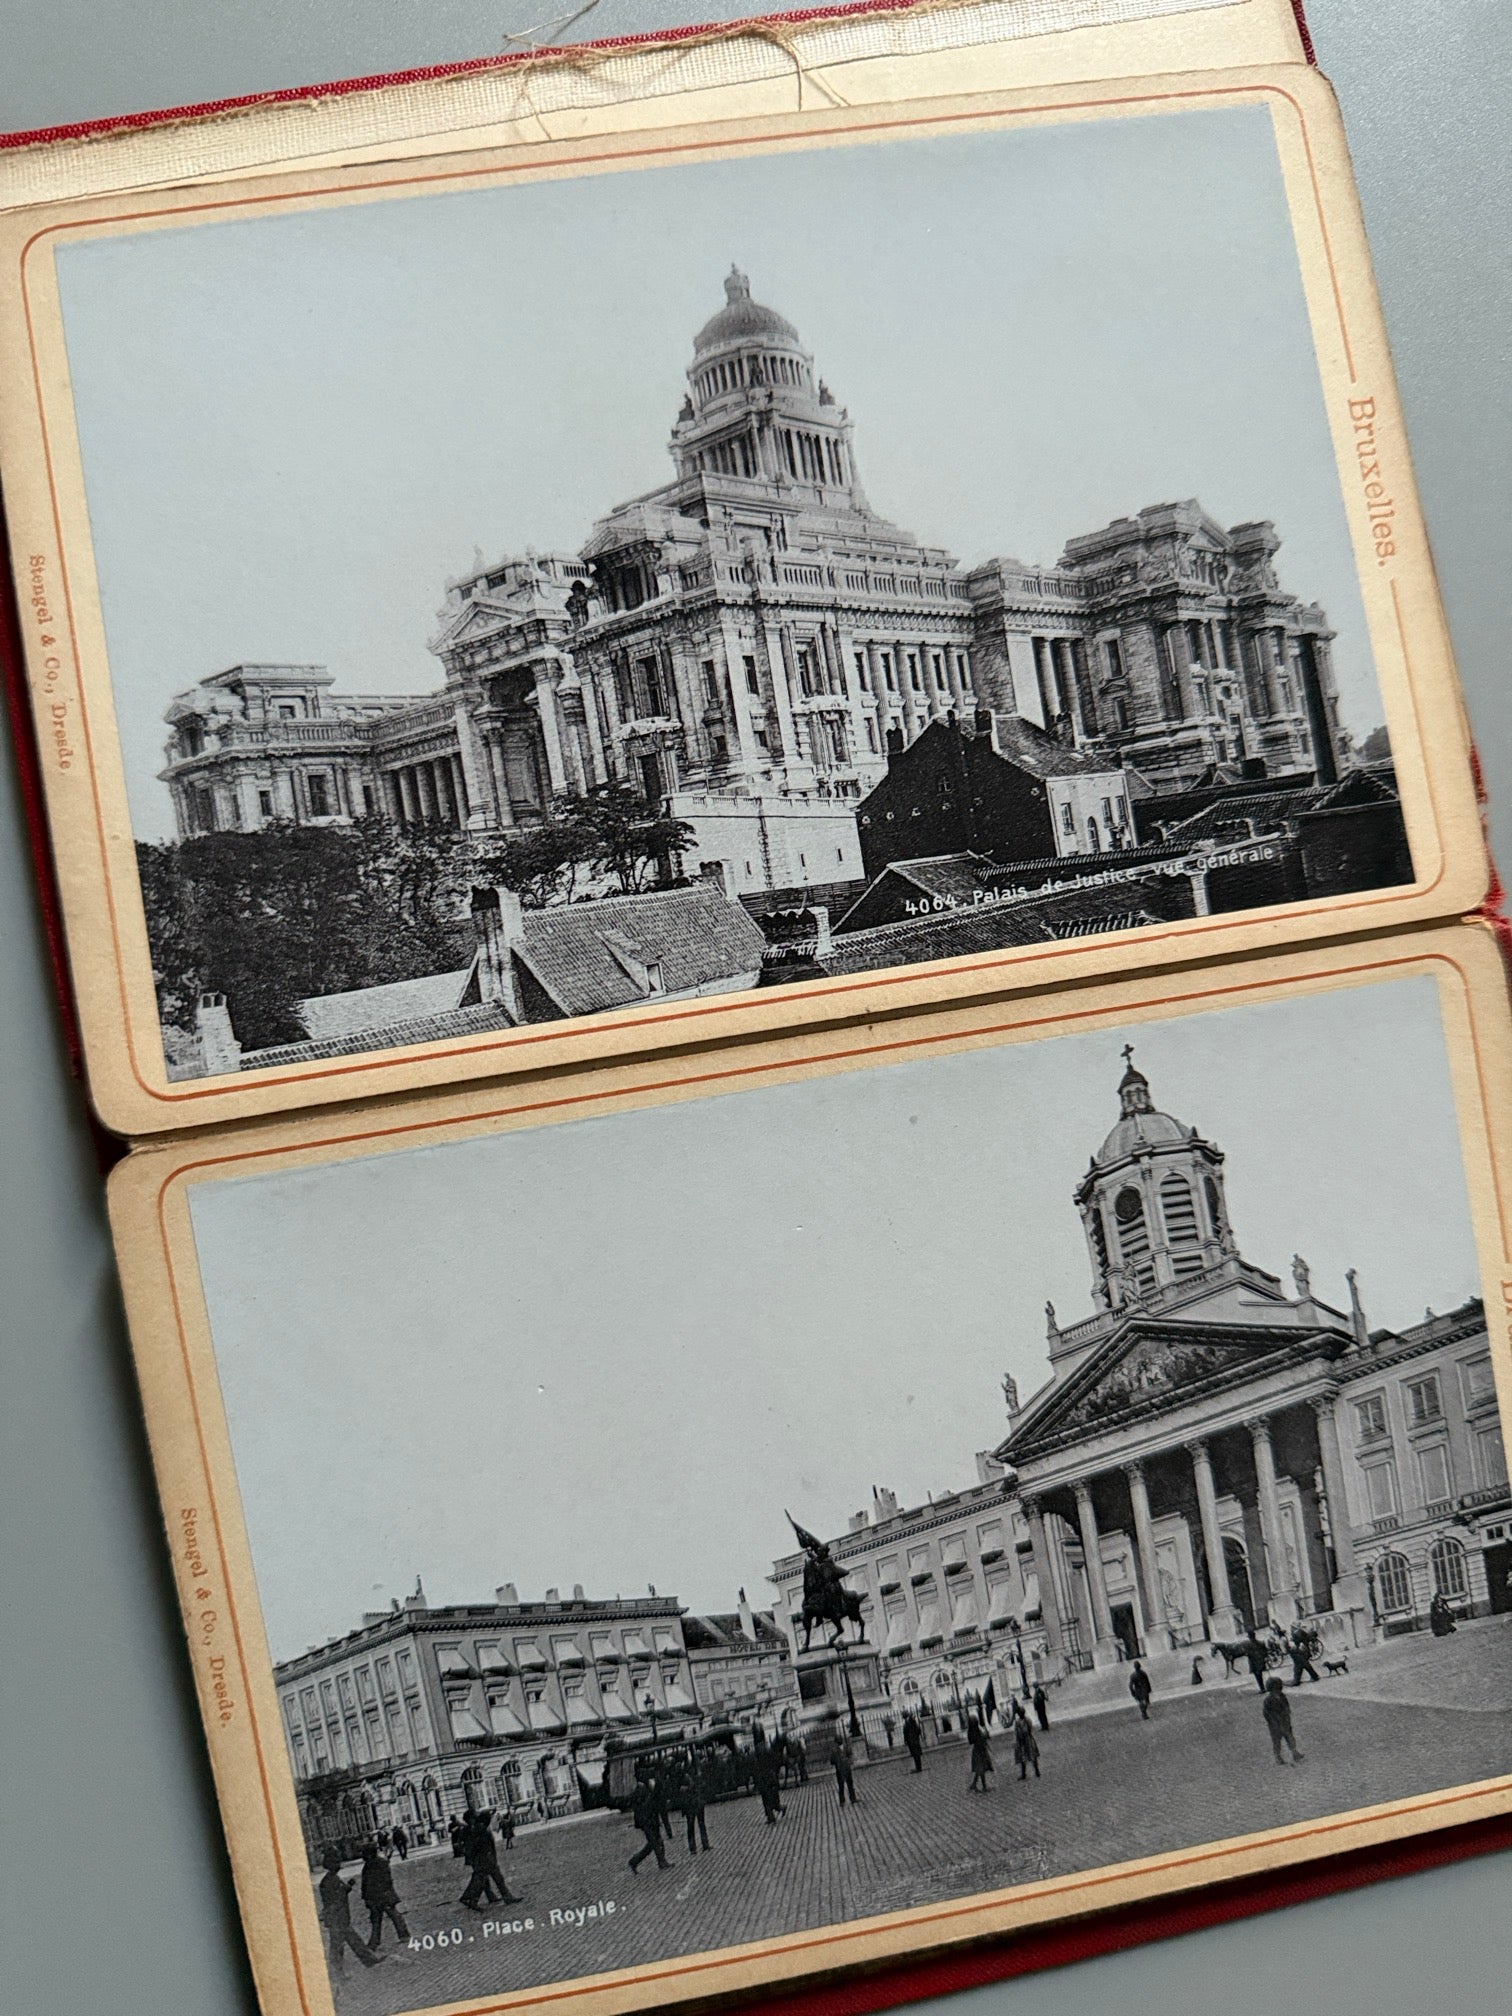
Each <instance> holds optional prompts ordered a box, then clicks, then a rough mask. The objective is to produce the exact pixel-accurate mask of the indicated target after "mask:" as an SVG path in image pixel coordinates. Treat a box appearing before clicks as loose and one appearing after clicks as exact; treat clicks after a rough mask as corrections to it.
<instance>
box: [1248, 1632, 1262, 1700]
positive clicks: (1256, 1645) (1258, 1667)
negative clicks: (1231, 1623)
mask: <svg viewBox="0 0 1512 2016" xmlns="http://www.w3.org/2000/svg"><path fill="white" fill-rule="evenodd" d="M1244 1658H1245V1663H1246V1664H1247V1665H1248V1667H1249V1669H1250V1675H1251V1677H1252V1678H1253V1680H1254V1683H1255V1685H1256V1686H1257V1687H1258V1688H1259V1689H1260V1692H1261V1693H1262V1694H1263V1693H1264V1692H1265V1661H1266V1651H1265V1647H1264V1646H1263V1645H1262V1644H1261V1642H1260V1640H1259V1639H1258V1638H1257V1637H1256V1636H1255V1627H1254V1625H1253V1624H1251V1626H1250V1628H1249V1630H1248V1631H1247V1632H1246V1633H1245V1634H1244Z"/></svg>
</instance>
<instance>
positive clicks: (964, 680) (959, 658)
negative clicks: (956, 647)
mask: <svg viewBox="0 0 1512 2016" xmlns="http://www.w3.org/2000/svg"><path fill="white" fill-rule="evenodd" d="M956 676H957V677H958V678H959V679H960V682H961V685H962V686H963V687H964V689H965V690H966V691H967V692H968V693H969V692H970V691H971V653H970V652H969V651H958V652H957V653H956Z"/></svg>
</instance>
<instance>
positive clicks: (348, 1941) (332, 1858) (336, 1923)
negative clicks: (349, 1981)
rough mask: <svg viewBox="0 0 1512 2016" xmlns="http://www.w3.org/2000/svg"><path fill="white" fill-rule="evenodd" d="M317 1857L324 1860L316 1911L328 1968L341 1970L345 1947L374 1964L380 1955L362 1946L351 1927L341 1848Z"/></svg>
mask: <svg viewBox="0 0 1512 2016" xmlns="http://www.w3.org/2000/svg"><path fill="white" fill-rule="evenodd" d="M320 1859H321V1861H322V1862H323V1863H324V1864H325V1874H324V1876H322V1877H321V1879H320V1915H321V1917H322V1919H324V1921H325V1928H326V1950H327V1952H328V1954H329V1956H330V1962H331V1972H332V1973H333V1974H340V1973H341V1972H343V1970H344V1969H345V1967H346V1956H347V1953H348V1951H349V1950H350V1951H351V1952H353V1953H355V1954H356V1955H357V1958H358V1959H359V1960H360V1961H361V1962H362V1964H363V1966H364V1967H376V1966H377V1965H378V1963H379V1961H380V1960H382V1959H383V1957H384V1956H383V1955H382V1954H381V1953H375V1952H373V1950H372V1948H371V1947H368V1946H364V1945H363V1943H362V1941H361V1940H360V1939H359V1938H358V1937H357V1934H356V1932H355V1931H354V1930H353V1929H352V1899H351V1895H350V1892H351V1888H352V1886H351V1883H350V1882H349V1881H348V1879H347V1878H346V1877H345V1876H343V1875H342V1873H341V1850H340V1849H339V1848H327V1849H326V1850H325V1851H324V1853H323V1854H322V1855H321V1858H320Z"/></svg>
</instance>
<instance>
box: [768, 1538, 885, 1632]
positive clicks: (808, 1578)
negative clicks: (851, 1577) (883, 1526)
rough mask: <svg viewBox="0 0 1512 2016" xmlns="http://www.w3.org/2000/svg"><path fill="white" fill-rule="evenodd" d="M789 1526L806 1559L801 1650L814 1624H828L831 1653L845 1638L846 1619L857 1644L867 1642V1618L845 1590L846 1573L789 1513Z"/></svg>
mask: <svg viewBox="0 0 1512 2016" xmlns="http://www.w3.org/2000/svg"><path fill="white" fill-rule="evenodd" d="M787 1521H788V1524H789V1525H790V1526H791V1527H792V1529H793V1531H794V1532H795V1533H796V1534H797V1536H798V1545H799V1546H800V1547H801V1548H802V1549H803V1552H804V1554H805V1556H806V1557H807V1558H806V1559H805V1561H804V1563H803V1646H802V1649H803V1650H804V1651H805V1652H807V1650H808V1649H809V1638H810V1635H811V1634H812V1632H813V1629H814V1626H815V1625H816V1624H828V1625H829V1626H830V1627H831V1628H832V1630H833V1632H834V1636H833V1637H832V1638H831V1639H830V1650H831V1651H833V1650H834V1648H835V1647H836V1646H837V1645H838V1644H839V1643H840V1641H841V1639H842V1638H843V1637H844V1636H845V1624H846V1619H847V1618H849V1620H850V1621H851V1623H852V1624H854V1625H855V1627H856V1641H855V1642H856V1643H857V1644H858V1645H863V1644H865V1642H866V1618H865V1617H864V1616H863V1614H862V1610H861V1598H860V1597H859V1596H858V1595H857V1593H856V1591H855V1590H854V1589H847V1588H846V1586H845V1570H844V1569H843V1568H842V1567H841V1566H840V1563H839V1562H838V1561H837V1560H836V1559H835V1557H834V1556H833V1555H832V1554H831V1553H830V1550H829V1548H828V1547H827V1546H826V1545H825V1543H824V1541H822V1540H820V1539H817V1538H816V1537H815V1535H814V1534H812V1533H810V1532H809V1531H808V1530H807V1529H806V1528H805V1527H803V1526H800V1525H799V1524H798V1521H797V1520H796V1519H795V1518H794V1517H793V1515H792V1513H791V1512H789V1513H788V1515H787Z"/></svg>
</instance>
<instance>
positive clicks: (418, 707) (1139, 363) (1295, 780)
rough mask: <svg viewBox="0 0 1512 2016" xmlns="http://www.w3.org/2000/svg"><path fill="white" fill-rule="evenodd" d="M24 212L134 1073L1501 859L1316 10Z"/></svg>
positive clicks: (560, 1031) (176, 1117) (42, 603)
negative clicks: (593, 126)
mask: <svg viewBox="0 0 1512 2016" xmlns="http://www.w3.org/2000/svg"><path fill="white" fill-rule="evenodd" d="M906 71H907V66H906V64H904V65H901V67H900V71H899V74H901V75H906ZM0 267H3V274H4V278H3V282H0V290H3V291H0V365H3V371H4V382H3V390H0V458H3V466H4V471H5V486H6V508H7V514H8V519H9V526H10V538H11V544H12V551H13V558H14V563H15V567H16V572H17V580H18V586H19V593H20V599H21V609H22V615H23V630H24V634H25V642H26V649H27V658H28V668H29V673H30V679H31V688H32V694H33V702H34V707H35V714H36V724H37V730H38V735H39V738H40V742H41V748H42V763H43V769H44V773H45V778H46V786H47V794H48V807H49V817H50V822H51V830H52V838H53V842H54V847H55V852H56V858H57V862H58V869H59V876H60V881H61V885H62V893H63V902H64V908H65V914H66V921H67V928H68V937H69V950H70V957H71V961H72V970H73V976H74V983H75V988H76V992H77V997H78V1009H79V1015H80V1020H81V1023H82V1028H83V1036H84V1048H85V1053H86V1058H87V1063H88V1071H89V1080H90V1085H91V1089H92V1093H93V1097H94V1099H95V1102H96V1105H97V1108H98V1110H99V1112H100V1114H101V1117H102V1118H103V1119H104V1120H105V1121H106V1122H107V1124H109V1125H111V1126H113V1127H116V1128H118V1129H120V1130H123V1131H127V1132H133V1133H147V1132H155V1131H163V1130H180V1129H183V1128H185V1127H188V1126H192V1125H202V1124H205V1123H207V1122H210V1121H214V1120H221V1119H227V1118H245V1117H248V1116H252V1115H257V1114H267V1113H272V1112H276V1111H280V1110H287V1109H289V1108H292V1107H304V1106H310V1105H314V1104H321V1103H330V1102H337V1101H351V1100H353V1099H355V1098H362V1097H368V1096H371V1095H375V1094H380V1093H389V1092H393V1091H395V1090H398V1089H414V1088H416V1087H420V1086H426V1085H439V1084H444V1083H449V1082H455V1081H457V1080H460V1079H473V1078H476V1079H483V1078H499V1077H502V1076H505V1075H515V1074H525V1073H530V1074H539V1073H540V1072H542V1071H545V1070H549V1069H555V1068H558V1067H561V1066H567V1065H571V1066H580V1065H587V1064H590V1063H593V1062H595V1061H603V1060H608V1059H613V1058H628V1057H631V1056H635V1055H647V1054H650V1053H652V1052H656V1051H661V1052H673V1051H681V1050H686V1049H688V1048H690V1047H693V1046H695V1045H698V1046H707V1045H708V1044H710V1043H714V1042H728V1041H733V1040H740V1039H745V1038H748V1037H751V1036H754V1035H758V1034H761V1033H764V1032H774V1031H785V1030H798V1029H814V1030H818V1029H822V1028H825V1027H830V1028H834V1027H838V1026H840V1025H843V1024H846V1023H855V1022H857V1021H859V1020H863V1019H868V1018H873V1017H875V1016H877V1015H879V1014H889V1013H897V1012H901V1011H904V1010H910V1011H912V1010H920V1009H925V1008H928V1007H930V1006H931V1005H938V1004H943V1003H946V1002H949V1001H953V1000H963V999H966V998H978V999H986V998H989V997H994V996H1001V995H1004V994H1006V993H1011V992H1014V991H1016V990H1020V989H1023V988H1027V987H1034V988H1039V989H1043V988H1046V987H1051V986H1055V985H1058V984H1061V983H1065V982H1069V981H1074V980H1079V979H1085V978H1089V977H1101V976H1106V975H1116V974H1119V973H1126V972H1130V971H1133V970H1135V969H1136V968H1139V967H1149V966H1151V965H1153V964H1162V965H1171V964H1175V963H1178V962H1190V961H1193V960H1198V959H1202V960H1213V959H1216V958H1219V957H1221V956H1223V955H1226V954H1232V953H1235V952H1239V951H1244V950H1250V949H1254V948H1256V947H1257V946H1275V945H1281V944H1285V943H1300V942H1305V941H1308V940H1315V939H1321V938H1324V937H1331V936H1333V937H1336V936H1339V935H1342V934H1346V933H1358V932H1360V931H1362V930H1366V929H1372V930H1379V929H1385V928H1387V927H1390V926H1395V925H1401V924H1404V923H1407V922H1410V921H1421V920H1424V919H1438V918H1443V917H1446V916H1452V915H1459V914H1463V913H1466V912H1468V911H1471V910H1473V909H1474V908H1476V907H1477V905H1478V904H1479V903H1480V902H1481V901H1482V900H1483V898H1484V896H1485V893H1486V887H1487V874H1488V871H1487V864H1486V859H1485V854H1484V848H1483V843H1482V837H1481V831H1480V823H1479V817H1478V811H1477V806H1476V802H1475V796H1474V789H1473V783H1472V773H1471V766H1470V761H1469V749H1468V739H1467V732H1466V727H1465V722H1464V719H1463V715H1462V711H1461V706H1460V701H1459V697H1458V693H1457V688H1456V685H1455V681H1454V675H1453V670H1452V665H1451V661H1450V656H1449V650H1448V644H1447V639H1446V635H1445V631H1444V627H1443V621H1442V615H1441V611H1440V607H1439V602H1438V597H1437V592H1436V588H1435V585H1434V579H1433V573H1432V567H1431V562H1430V557H1429V552H1428V547H1427V542H1426V538H1425V534H1424V530H1423V526H1422V523H1421V519H1420V516H1419V512H1418V507H1417V503H1416V499H1415V494H1414V490H1413V483H1412V475H1411V470H1410V466H1409V461H1408V453H1407V447H1406V442H1405V439H1404V436H1403V432H1402V426H1401V420H1400V414H1399V411H1398V407H1397V402H1396V398H1395V394H1394V391H1393V386H1392V378H1391V368H1390V362H1389V357H1388V354H1387V350H1386V345H1385V340H1384V336H1383V333H1382V329H1381V324H1380V318H1379V312H1378V309H1377V306H1376V301H1375V296H1374V291H1373V287H1372V283H1371V279H1370V274H1369V266H1368V256H1367V253H1366V249H1365V245H1364V241H1363V237H1362V234H1361V227H1360V222H1359V218H1358V214H1357V210H1356V206H1355V201H1354V196H1353V190H1352V182H1351V177H1350V171H1349V164H1348V158H1347V154H1346V151H1345V147H1344V142H1343V139H1342V135H1341V131H1340V127H1339V123H1338V119H1337V114H1336V110H1335V107H1334V103H1333V100H1332V97H1331V95H1330V93H1329V91H1328V88H1327V86H1326V85H1325V84H1323V83H1322V82H1321V81H1320V80H1319V79H1318V78H1317V77H1316V76H1315V75H1314V74H1313V73H1311V72H1309V71H1306V70H1305V69H1303V68H1302V67H1301V66H1297V65H1291V66H1284V67H1281V68H1277V69H1274V70H1271V71H1263V70H1255V71H1250V72H1245V73H1242V74H1241V73H1233V74H1224V75H1216V76H1210V77H1206V78H1203V77H1197V76H1193V75H1178V76H1172V77H1168V78H1164V79H1161V78H1150V77H1144V78H1137V79H1132V80H1124V81H1123V82H1114V83H1095V84H1094V83H1081V84H1070V85H1061V86H1057V87H1043V88H1036V89H1032V90H1025V91H1022V92H1019V93H1016V94H1015V93H1002V94H995V95H983V96H978V97H962V96H959V95H957V96H953V97H947V98H941V99H936V100H932V101H928V102H907V103H905V102H898V101H897V100H896V99H891V100H882V99H880V98H879V99H877V100H876V101H875V102H872V103H869V104H857V105H850V106H842V105H833V104H831V105H827V106H821V107H814V108H811V109H807V110H804V111H802V112H794V113H790V114H788V115H785V116H782V117H777V116H771V117H767V118H762V119H753V120H747V121H745V122H743V123H741V124H739V125H736V126H733V127H728V128H727V127H722V126H711V125H709V124H707V123H705V124H703V125H700V126H698V127H689V128H687V129H684V130H682V131H681V132H669V131H667V130H665V129H662V130H658V131H655V132H648V133H640V134H637V133H632V132H626V133H622V134H619V135H616V136H613V138H612V139H604V138H599V139H594V140H585V141H581V142H576V143H566V142H549V141H544V140H537V141H534V142H532V143H529V144H520V145H517V146H514V147H508V148H503V149H498V150H494V151H492V152H486V151H485V152H481V153H478V154H470V155H467V156H465V157H457V156H454V155H452V156H446V157H438V158H435V159H433V160H430V161H425V160H421V159H413V160H403V161H399V162H395V163H391V164H387V165H373V164H368V165H364V166H356V167H351V168H346V169H339V168H331V169H328V170H321V171H318V172H311V173H308V174H305V175H300V176H289V177H286V178H272V179H268V180H262V181H255V180H254V181H248V180H237V181H234V182H227V183H226V184H225V185H224V186H223V187H221V188H217V187H215V186H213V185H200V186H197V187H195V188H193V189H185V190H176V191H168V192H160V193H158V194H155V195H153V196H151V197H143V198H139V199H135V200H129V199H105V198H101V199H99V200H97V201H95V202H92V203H77V204H69V205H56V206H52V208H51V209H49V210H47V211H34V212H30V213H15V214H12V215H10V216H8V217H6V218H4V219H3V220H0Z"/></svg>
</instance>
